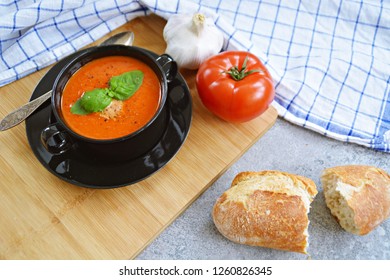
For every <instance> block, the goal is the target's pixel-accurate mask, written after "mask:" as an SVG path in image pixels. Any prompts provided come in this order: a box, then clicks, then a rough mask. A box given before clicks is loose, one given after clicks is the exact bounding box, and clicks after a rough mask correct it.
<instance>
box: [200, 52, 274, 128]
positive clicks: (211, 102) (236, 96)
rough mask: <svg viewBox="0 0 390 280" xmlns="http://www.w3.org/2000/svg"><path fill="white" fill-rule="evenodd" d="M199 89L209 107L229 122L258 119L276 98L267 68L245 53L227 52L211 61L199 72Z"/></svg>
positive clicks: (213, 57)
mask: <svg viewBox="0 0 390 280" xmlns="http://www.w3.org/2000/svg"><path fill="white" fill-rule="evenodd" d="M196 87H197V89H198V94H199V97H200V99H201V100H202V103H203V104H204V105H205V107H206V108H207V109H209V110H210V111H211V112H213V113H214V114H215V115H217V116H219V117H220V118H222V119H224V120H226V121H229V122H245V121H249V120H252V119H254V118H255V117H257V116H259V115H261V114H262V113H263V112H264V111H265V110H267V108H268V106H269V104H270V103H271V102H272V100H273V99H274V96H275V90H274V84H273V81H272V77H271V75H270V74H269V72H268V70H267V68H266V67H265V66H264V65H263V63H261V61H260V60H259V59H258V58H257V57H256V56H255V55H253V54H251V53H249V52H245V51H226V52H222V53H220V54H217V55H215V56H212V57H211V58H209V59H207V60H206V61H205V62H203V63H202V64H201V66H200V67H199V69H198V73H197V75H196Z"/></svg>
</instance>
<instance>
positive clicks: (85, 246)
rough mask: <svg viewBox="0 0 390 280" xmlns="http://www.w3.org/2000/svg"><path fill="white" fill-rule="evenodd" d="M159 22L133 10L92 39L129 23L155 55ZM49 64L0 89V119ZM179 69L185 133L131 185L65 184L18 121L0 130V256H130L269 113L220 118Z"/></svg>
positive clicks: (251, 137) (161, 46) (265, 125)
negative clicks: (187, 119)
mask: <svg viewBox="0 0 390 280" xmlns="http://www.w3.org/2000/svg"><path fill="white" fill-rule="evenodd" d="M164 25H165V21H164V20H163V19H161V18H159V17H157V16H155V15H152V16H148V17H140V18H137V19H134V20H133V21H131V22H129V23H127V24H126V25H124V26H122V27H121V28H119V29H117V30H115V31H114V32H112V34H109V35H107V36H105V37H104V38H102V39H101V40H99V41H98V42H96V44H98V43H100V42H101V41H103V40H104V39H106V38H108V37H109V36H111V35H113V34H115V33H118V32H122V31H125V30H131V31H133V32H134V33H135V42H134V45H136V46H140V47H144V48H147V49H150V50H152V51H154V52H156V53H160V54H161V53H163V52H164V50H165V47H166V45H165V42H164V40H163V37H162V31H163V28H164ZM48 69H49V68H47V69H43V70H41V71H39V72H36V73H34V74H32V75H29V76H27V77H25V78H23V79H21V80H19V81H17V82H14V83H11V84H9V85H7V86H4V87H2V88H0V118H3V117H4V116H5V115H6V114H8V113H9V112H11V111H13V110H14V109H16V108H17V107H19V106H21V105H23V104H24V103H26V102H27V101H28V100H29V98H30V96H31V93H32V91H33V89H34V88H35V86H36V84H37V83H38V81H39V80H40V79H41V78H42V77H43V76H44V74H45V73H46V72H47V70H48ZM181 73H182V75H183V76H184V78H185V79H186V81H187V83H188V85H189V87H190V90H191V94H192V97H193V119H192V126H191V129H190V133H189V135H188V138H187V140H186V142H185V143H184V145H183V146H182V148H181V149H180V151H179V152H178V154H177V155H176V157H175V158H174V159H173V160H171V161H170V162H169V163H168V164H167V165H166V166H165V167H163V168H162V169H161V170H160V171H159V172H157V173H155V174H154V175H152V176H150V177H149V178H147V179H146V180H144V181H142V182H139V183H137V184H134V185H131V186H127V187H122V188H118V189H108V190H95V189H86V188H81V187H77V186H74V185H71V184H69V183H66V182H64V181H62V180H60V179H59V178H57V177H56V176H54V175H52V174H51V173H50V172H49V171H47V170H46V169H45V168H44V167H43V166H42V165H41V164H40V162H39V161H38V160H37V158H36V157H35V156H34V154H33V152H32V150H31V149H30V146H29V144H28V141H27V137H26V132H25V124H24V123H22V124H20V125H18V126H17V127H14V128H12V129H10V130H7V131H3V132H0V213H1V215H0V216H1V218H0V259H131V258H134V257H135V256H136V255H137V254H138V253H139V252H140V251H141V250H142V249H144V248H145V246H147V245H148V244H149V243H150V242H151V241H152V240H153V239H154V238H155V237H156V236H157V235H158V234H159V233H160V232H161V231H163V230H164V228H166V227H167V226H168V225H169V224H170V223H171V222H172V221H173V220H174V219H175V218H177V217H178V215H180V214H181V213H182V212H183V211H184V210H185V209H186V208H187V207H188V206H189V205H190V204H191V203H192V202H193V201H194V200H195V199H196V198H197V197H198V196H199V195H200V194H201V193H202V192H203V191H205V190H206V189H207V188H208V187H209V186H210V185H211V184H212V183H213V182H214V181H215V180H216V179H217V178H218V177H219V176H220V175H221V174H222V173H223V172H224V171H225V170H226V169H227V168H228V167H229V166H230V165H231V164H232V163H234V162H235V161H236V160H237V159H238V158H239V157H240V156H241V155H242V154H243V153H244V152H245V151H246V150H247V149H248V148H249V147H250V146H251V145H252V144H254V143H255V142H256V141H257V140H258V139H259V138H260V137H261V136H262V135H263V134H264V133H265V132H266V131H267V130H268V129H269V128H270V127H271V126H272V125H273V123H274V121H275V120H276V117H277V113H276V110H275V109H274V108H272V107H271V108H270V109H269V110H268V111H267V112H266V113H264V114H263V115H262V116H260V117H259V118H257V119H255V120H253V121H251V122H248V123H245V124H230V123H227V122H224V121H222V120H220V119H218V118H216V117H215V116H213V115H212V114H211V113H209V112H208V111H207V110H206V109H205V108H204V107H203V105H202V104H201V103H200V100H199V98H198V96H197V92H196V87H195V79H194V77H195V74H196V72H195V71H187V70H181ZM211 207H212V205H209V206H205V211H211Z"/></svg>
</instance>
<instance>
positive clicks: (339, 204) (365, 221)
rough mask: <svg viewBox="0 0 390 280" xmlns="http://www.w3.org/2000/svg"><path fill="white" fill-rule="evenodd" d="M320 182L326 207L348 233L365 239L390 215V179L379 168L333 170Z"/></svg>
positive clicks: (324, 175)
mask: <svg viewBox="0 0 390 280" xmlns="http://www.w3.org/2000/svg"><path fill="white" fill-rule="evenodd" d="M321 182H322V187H323V189H324V195H325V201H326V204H327V206H328V207H329V209H330V211H331V213H332V215H333V216H335V217H336V219H337V221H338V222H339V224H340V225H341V227H343V228H344V229H345V230H346V231H348V232H351V233H353V234H357V235H365V234H367V233H369V232H370V231H372V230H373V229H374V228H375V227H377V226H378V225H379V224H380V223H381V222H383V221H384V220H385V219H387V218H388V217H389V215H390V176H389V175H388V174H387V173H386V172H385V171H383V170H381V169H379V168H376V167H372V166H363V165H346V166H338V167H332V168H328V169H325V170H324V172H323V174H322V175H321Z"/></svg>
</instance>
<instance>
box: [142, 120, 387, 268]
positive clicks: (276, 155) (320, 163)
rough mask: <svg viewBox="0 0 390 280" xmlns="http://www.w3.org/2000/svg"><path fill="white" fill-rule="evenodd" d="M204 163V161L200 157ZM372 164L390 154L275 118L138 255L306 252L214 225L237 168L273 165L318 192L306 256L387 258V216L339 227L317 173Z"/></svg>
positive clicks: (239, 256)
mask: <svg viewBox="0 0 390 280" xmlns="http://www.w3.org/2000/svg"><path fill="white" fill-rule="evenodd" d="M205 164H207V163H205ZM347 164H365V165H374V166H377V167H380V168H382V169H384V170H385V171H387V172H390V154H386V153H382V152H376V151H374V150H371V149H367V148H365V147H361V146H357V145H355V144H347V143H343V142H339V141H336V140H333V139H330V138H327V137H324V136H322V135H319V134H317V133H315V132H312V131H309V130H307V129H304V128H301V127H298V126H295V125H293V124H291V123H289V122H286V121H284V120H282V119H280V118H278V119H277V121H276V123H275V125H274V126H273V127H272V128H271V129H270V130H269V131H268V132H267V133H266V134H265V135H264V136H263V137H262V138H261V139H260V140H259V141H258V142H257V143H255V145H254V146H252V147H251V148H250V149H249V150H248V151H247V152H246V153H245V154H244V155H243V156H242V157H241V158H240V159H239V160H238V161H237V162H236V163H235V164H233V165H232V166H231V167H230V168H229V169H228V170H227V171H226V172H225V173H224V174H223V175H222V176H221V177H220V178H219V179H218V180H217V181H216V182H215V183H214V184H213V185H212V186H211V187H210V188H209V189H208V190H206V191H205V192H204V193H203V194H202V195H201V196H200V197H199V198H198V199H197V200H196V201H195V202H194V203H193V204H192V205H191V206H190V207H189V208H188V209H187V210H186V211H185V212H184V213H183V214H182V215H181V216H180V217H179V218H177V219H176V220H175V221H174V222H173V223H172V224H171V225H170V226H169V227H168V228H167V229H166V230H165V231H163V232H162V233H161V234H160V235H159V236H158V237H157V238H156V239H155V240H154V241H153V242H152V243H151V244H150V245H149V246H148V247H147V248H146V249H145V250H144V251H143V252H141V253H140V254H139V255H138V257H137V259H140V260H141V259H147V260H159V259H161V260H207V259H211V260H232V259H236V260H245V259H250V260H256V259H266V260H278V259H283V260H289V259H307V258H308V256H306V255H303V254H299V253H292V252H284V251H278V250H273V249H268V248H262V247H251V246H246V245H240V244H235V243H233V242H231V241H229V240H227V239H226V238H224V237H223V236H222V235H221V234H220V233H219V232H218V230H217V229H216V227H215V226H214V223H213V220H212V217H211V210H212V207H213V205H214V203H215V201H216V199H217V198H218V197H219V196H220V195H221V194H222V193H223V192H224V191H225V190H226V189H227V188H229V186H230V183H231V181H232V180H233V178H234V177H235V176H236V174H237V173H239V172H242V171H259V170H266V169H275V170H281V171H286V172H290V173H294V174H300V175H303V176H306V177H308V178H311V179H312V180H313V181H314V182H315V183H316V184H317V187H318V191H319V192H318V195H317V196H316V198H315V199H314V201H313V203H312V204H311V211H310V214H309V219H310V225H309V234H310V237H309V243H310V246H309V250H308V251H309V253H310V257H311V259H320V260H326V259H332V260H336V259H343V260H353V259H365V260H366V259H386V260H389V259H390V219H388V220H387V221H385V222H384V223H382V224H381V225H380V226H379V227H378V228H376V229H375V230H374V231H372V232H371V233H369V234H368V235H365V236H355V235H352V234H350V233H348V232H346V231H344V230H343V229H342V228H341V227H340V226H339V225H338V223H337V222H336V220H335V219H334V218H333V217H332V216H331V214H330V211H329V210H328V208H327V207H326V204H325V199H324V195H323V192H322V187H321V183H320V174H321V172H322V170H323V169H324V168H327V167H332V166H337V165H347Z"/></svg>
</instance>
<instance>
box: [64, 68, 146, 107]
mask: <svg viewBox="0 0 390 280" xmlns="http://www.w3.org/2000/svg"><path fill="white" fill-rule="evenodd" d="M143 78H144V74H143V73H142V72H141V71H139V70H134V71H129V72H126V73H123V74H121V75H119V76H114V77H112V78H111V79H110V81H109V88H103V89H93V90H90V91H86V92H85V93H84V94H83V96H82V97H80V98H79V99H78V100H77V101H76V102H75V103H74V104H73V105H72V107H71V108H70V111H71V113H73V114H77V115H87V114H89V113H94V112H101V111H103V110H104V109H105V108H106V107H107V106H108V105H110V103H111V101H112V98H114V99H118V100H121V101H123V100H126V99H128V98H130V97H132V96H133V95H134V93H135V92H136V91H137V90H138V89H139V87H140V86H141V84H142V81H143Z"/></svg>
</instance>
